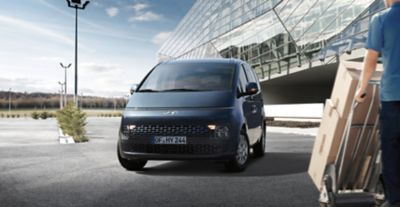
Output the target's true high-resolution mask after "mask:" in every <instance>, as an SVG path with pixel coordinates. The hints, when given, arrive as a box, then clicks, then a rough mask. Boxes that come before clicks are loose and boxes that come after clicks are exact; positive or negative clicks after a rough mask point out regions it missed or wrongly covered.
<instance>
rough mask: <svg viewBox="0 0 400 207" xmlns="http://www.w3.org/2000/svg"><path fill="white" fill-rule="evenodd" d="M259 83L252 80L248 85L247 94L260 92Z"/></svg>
mask: <svg viewBox="0 0 400 207" xmlns="http://www.w3.org/2000/svg"><path fill="white" fill-rule="evenodd" d="M258 91H259V89H258V84H257V83H255V82H250V83H248V84H247V85H246V93H245V95H253V94H256V93H258Z"/></svg>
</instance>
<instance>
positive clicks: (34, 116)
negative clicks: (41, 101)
mask: <svg viewBox="0 0 400 207" xmlns="http://www.w3.org/2000/svg"><path fill="white" fill-rule="evenodd" d="M31 117H32V119H36V120H37V119H39V113H38V112H37V111H34V112H32V113H31Z"/></svg>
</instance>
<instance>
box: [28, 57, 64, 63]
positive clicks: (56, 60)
mask: <svg viewBox="0 0 400 207" xmlns="http://www.w3.org/2000/svg"><path fill="white" fill-rule="evenodd" d="M30 60H33V61H49V62H62V61H63V58H61V57H51V56H42V57H32V58H30Z"/></svg>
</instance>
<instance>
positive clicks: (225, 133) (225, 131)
mask: <svg viewBox="0 0 400 207" xmlns="http://www.w3.org/2000/svg"><path fill="white" fill-rule="evenodd" d="M214 134H215V137H216V138H229V127H227V126H216V127H215V131H214Z"/></svg>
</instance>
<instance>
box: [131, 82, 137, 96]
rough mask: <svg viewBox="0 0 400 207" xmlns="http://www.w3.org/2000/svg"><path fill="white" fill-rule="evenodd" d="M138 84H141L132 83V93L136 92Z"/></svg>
mask: <svg viewBox="0 0 400 207" xmlns="http://www.w3.org/2000/svg"><path fill="white" fill-rule="evenodd" d="M138 86H139V85H138V84H132V86H131V90H130V94H131V95H132V94H133V93H135V92H136V89H137V88H138Z"/></svg>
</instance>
